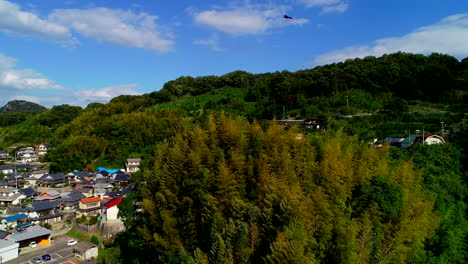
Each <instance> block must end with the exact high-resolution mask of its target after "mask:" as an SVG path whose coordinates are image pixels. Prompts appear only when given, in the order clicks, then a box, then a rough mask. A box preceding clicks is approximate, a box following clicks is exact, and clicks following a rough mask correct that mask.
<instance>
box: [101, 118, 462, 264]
mask: <svg viewBox="0 0 468 264" xmlns="http://www.w3.org/2000/svg"><path fill="white" fill-rule="evenodd" d="M156 153H157V155H156V156H155V159H154V165H153V166H151V168H150V169H148V170H146V172H145V173H144V178H143V179H142V183H144V184H142V185H140V189H139V192H138V193H134V194H132V195H131V196H128V197H126V198H125V199H124V203H122V204H121V205H120V206H119V208H120V210H121V212H120V215H121V217H123V218H124V219H125V224H126V226H127V228H128V230H127V232H126V233H124V234H123V235H120V236H119V237H118V238H117V240H116V241H115V242H114V244H113V245H110V246H109V248H107V249H106V250H105V251H104V252H103V254H102V255H100V263H119V262H120V263H150V262H155V261H156V262H160V263H466V260H467V258H468V256H467V253H466V252H467V251H466V237H467V235H468V229H467V224H468V221H467V219H466V217H465V215H464V212H465V210H466V208H467V207H466V203H465V197H466V186H465V184H464V180H465V178H464V177H465V175H464V172H463V167H462V165H461V162H460V158H461V153H460V150H459V149H457V148H456V147H454V146H453V145H451V144H447V145H440V146H430V147H429V146H425V147H422V146H421V147H417V146H416V147H415V148H413V149H409V150H400V149H389V148H388V147H384V148H381V149H374V148H368V146H367V145H365V144H364V145H363V144H360V143H359V141H358V140H357V138H356V137H352V136H347V135H345V134H343V133H332V132H330V133H325V134H322V135H304V134H302V132H301V131H299V130H296V129H289V130H288V129H285V128H284V127H281V126H278V125H276V124H274V123H273V124H271V125H267V126H266V127H262V126H261V125H260V124H258V123H256V122H253V123H249V122H248V121H247V120H245V119H244V118H239V117H229V116H226V114H224V113H219V114H214V115H210V116H209V117H208V119H207V120H206V122H202V123H198V122H195V123H193V122H189V120H185V121H184V122H180V128H179V132H178V133H177V134H176V135H175V136H174V137H172V138H170V139H167V140H164V141H163V142H162V143H160V144H158V146H157V147H156ZM134 201H140V202H139V203H140V204H141V206H142V208H143V209H144V211H143V213H140V214H135V213H134V212H135V209H136V205H135V204H134ZM126 252H132V254H127V253H126Z"/></svg>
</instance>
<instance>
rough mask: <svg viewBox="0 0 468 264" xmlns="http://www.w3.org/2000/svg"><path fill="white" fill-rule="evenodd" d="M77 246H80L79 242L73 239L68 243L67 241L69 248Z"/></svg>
mask: <svg viewBox="0 0 468 264" xmlns="http://www.w3.org/2000/svg"><path fill="white" fill-rule="evenodd" d="M76 244H78V241H76V240H73V239H72V240H68V241H67V246H74V245H76Z"/></svg>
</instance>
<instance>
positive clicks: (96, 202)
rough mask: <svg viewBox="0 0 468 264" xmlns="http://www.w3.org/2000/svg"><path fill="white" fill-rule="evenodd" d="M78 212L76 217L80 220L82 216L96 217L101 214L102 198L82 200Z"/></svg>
mask: <svg viewBox="0 0 468 264" xmlns="http://www.w3.org/2000/svg"><path fill="white" fill-rule="evenodd" d="M78 206H79V207H78V210H77V212H76V217H77V218H80V217H81V216H83V215H84V216H86V217H90V216H96V215H98V214H99V213H100V212H101V198H100V197H89V198H84V199H81V200H80V203H79V205H78Z"/></svg>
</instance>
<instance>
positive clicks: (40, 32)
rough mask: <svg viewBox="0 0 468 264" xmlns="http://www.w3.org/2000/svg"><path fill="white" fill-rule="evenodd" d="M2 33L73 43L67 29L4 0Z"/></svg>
mask: <svg viewBox="0 0 468 264" xmlns="http://www.w3.org/2000/svg"><path fill="white" fill-rule="evenodd" d="M0 31H2V32H7V33H13V34H18V35H22V36H33V37H38V38H41V39H46V40H52V41H57V42H64V43H69V42H73V38H72V35H71V32H70V30H69V29H68V28H67V27H65V26H63V25H61V24H57V23H53V22H50V21H47V20H44V19H41V18H40V17H38V16H37V15H36V14H33V13H29V12H25V11H22V10H21V9H20V7H19V6H18V5H16V4H14V3H11V2H8V1H4V0H0Z"/></svg>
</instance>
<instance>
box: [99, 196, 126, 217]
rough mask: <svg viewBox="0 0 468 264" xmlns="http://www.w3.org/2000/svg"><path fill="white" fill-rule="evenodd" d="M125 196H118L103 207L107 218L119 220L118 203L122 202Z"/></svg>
mask: <svg viewBox="0 0 468 264" xmlns="http://www.w3.org/2000/svg"><path fill="white" fill-rule="evenodd" d="M122 199H123V197H118V198H115V199H112V200H110V201H109V202H108V203H107V204H106V205H105V206H104V208H103V214H104V215H105V216H106V219H107V220H117V219H119V217H118V216H117V215H118V214H119V207H118V205H119V204H120V203H121V202H122Z"/></svg>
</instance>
